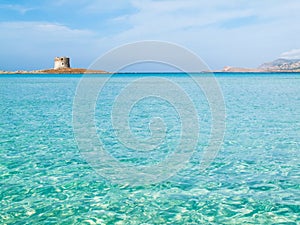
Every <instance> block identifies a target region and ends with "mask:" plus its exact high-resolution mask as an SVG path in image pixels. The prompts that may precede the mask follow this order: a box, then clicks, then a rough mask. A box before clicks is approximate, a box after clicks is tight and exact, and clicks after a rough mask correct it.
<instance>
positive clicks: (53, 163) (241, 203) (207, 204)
mask: <svg viewBox="0 0 300 225" xmlns="http://www.w3.org/2000/svg"><path fill="white" fill-rule="evenodd" d="M147 76H151V75H149V74H148V75H147ZM170 76H171V75H170ZM137 77H139V75H134V76H133V75H132V76H131V75H128V74H127V75H123V77H114V78H112V80H111V82H110V83H109V85H108V86H107V87H106V89H105V90H103V93H102V94H101V95H100V96H99V99H98V103H97V106H96V111H97V114H96V117H95V121H96V124H97V128H98V129H97V132H98V134H99V137H100V138H101V139H103V144H104V146H105V147H106V148H107V151H108V152H110V154H111V155H113V156H114V157H115V158H118V159H119V160H120V161H121V162H123V163H137V164H143V163H144V164H149V163H155V162H157V161H160V160H161V159H164V158H165V157H166V156H167V154H168V146H169V145H162V146H161V147H160V148H159V149H158V151H156V153H157V154H154V153H153V152H151V153H149V154H150V156H151V157H149V154H148V155H146V156H147V157H145V155H142V154H140V153H138V154H136V155H133V153H132V152H130V154H129V156H128V155H126V154H125V153H126V152H127V151H124V150H123V148H122V145H120V144H118V143H117V141H116V138H115V137H114V133H113V130H112V129H111V123H110V122H109V115H110V114H109V110H110V107H111V106H112V100H113V99H114V96H116V95H117V94H118V91H119V90H120V89H122V88H123V87H124V86H126V85H127V84H128V83H130V82H132V81H133V80H134V79H136V78H137ZM171 77H172V76H171ZM99 79H101V78H99ZM170 79H171V78H170ZM172 79H174V81H175V82H178V83H179V84H180V85H181V86H182V87H183V88H184V89H185V91H186V92H187V93H188V94H189V95H190V97H191V98H192V99H194V101H195V104H196V108H197V110H198V111H199V118H200V121H199V123H200V127H201V130H200V134H201V138H200V140H199V143H198V147H197V150H196V151H195V152H194V154H193V157H192V158H191V160H190V162H189V163H188V164H187V165H186V167H185V168H184V169H182V170H181V171H179V172H178V173H177V174H176V175H174V176H173V177H171V178H169V179H167V180H165V181H163V182H160V183H155V184H149V185H141V186H135V187H133V186H130V185H127V184H115V183H111V182H110V181H109V180H108V179H106V178H105V177H101V176H99V175H98V174H97V173H96V172H95V170H94V169H93V168H92V167H91V166H90V165H89V164H88V163H87V162H86V160H85V159H84V158H83V157H82V156H81V155H80V151H79V149H78V147H77V145H76V141H75V139H74V134H73V127H72V104H73V99H74V95H75V92H76V87H77V85H78V83H79V81H80V76H71V77H67V76H60V77H57V76H37V77H33V76H26V77H24V76H13V77H10V76H2V77H0V112H1V117H0V206H1V207H0V209H1V210H0V224H299V223H300V214H299V212H300V206H299V202H300V152H299V151H300V141H299V140H300V75H299V74H278V75H276V74H258V75H252V74H235V75H233V74H227V75H224V74H218V75H217V80H218V82H219V83H220V87H221V89H222V92H223V96H224V100H225V104H226V132H225V136H224V143H223V145H222V148H221V149H220V151H219V153H218V155H217V157H216V158H215V160H214V161H213V162H212V164H211V166H210V167H209V168H208V169H207V170H205V171H200V170H199V159H200V158H201V153H202V151H203V147H204V146H206V145H207V139H208V137H209V131H210V125H211V121H212V120H211V116H210V113H209V107H208V104H207V102H206V101H205V98H204V96H203V95H202V94H201V93H198V92H196V91H195V88H196V87H195V86H193V85H192V84H191V83H190V82H188V81H187V79H186V78H185V77H184V76H181V75H174V77H172ZM149 105H151V107H149ZM132 113H133V116H132V118H131V123H132V127H133V133H135V135H137V136H140V137H141V138H145V137H147V136H148V135H149V130H148V129H147V126H146V125H147V123H148V122H149V118H150V117H151V116H158V115H163V116H164V120H165V121H166V124H167V134H168V136H167V138H168V139H170V140H172V141H174V143H173V145H176V140H177V138H178V136H179V135H180V134H179V133H178V132H179V127H178V121H179V119H180V118H179V117H178V115H177V114H176V110H174V109H172V107H171V106H170V105H168V104H163V103H162V102H160V101H159V100H156V99H152V98H148V99H144V100H143V101H142V102H141V104H139V105H137V106H136V107H134V108H133V109H132Z"/></svg>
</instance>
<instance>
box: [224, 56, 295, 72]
mask: <svg viewBox="0 0 300 225" xmlns="http://www.w3.org/2000/svg"><path fill="white" fill-rule="evenodd" d="M222 72H300V59H276V60H274V61H272V62H268V63H264V64H262V65H260V66H259V67H258V68H238V67H230V66H225V67H224V68H223V70H222Z"/></svg>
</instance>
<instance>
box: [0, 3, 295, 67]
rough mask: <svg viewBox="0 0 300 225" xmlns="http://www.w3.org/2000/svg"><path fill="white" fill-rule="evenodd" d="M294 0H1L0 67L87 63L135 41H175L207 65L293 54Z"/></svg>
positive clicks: (248, 64) (253, 62)
mask: <svg viewBox="0 0 300 225" xmlns="http://www.w3.org/2000/svg"><path fill="white" fill-rule="evenodd" d="M299 12H300V1H299V0H263V1H261V0H251V1H250V0H229V1H225V0H210V1H207V0H126V1H125V0H56V1H53V0H43V1H38V0H15V1H14V0H0V70H9V71H14V70H22V69H24V70H34V69H44V68H52V67H53V59H54V57H55V56H68V57H70V58H71V66H72V67H76V68H87V67H88V66H89V65H90V64H91V63H92V62H93V61H94V60H95V59H97V58H98V57H100V56H101V55H103V54H105V53H106V52H107V51H109V50H111V49H112V48H115V47H118V46H120V45H124V44H127V43H132V42H135V41H144V40H157V41H167V42H171V43H175V44H179V45H181V46H183V47H185V48H187V49H189V50H191V51H192V52H194V53H196V54H197V55H198V56H199V57H200V58H201V59H202V60H203V61H204V62H205V63H206V64H207V65H208V66H209V67H210V68H211V69H222V68H223V67H224V66H238V67H249V68H252V67H257V66H259V65H260V64H262V63H264V62H269V61H272V60H275V59H277V58H293V59H296V58H300V41H299V40H300V13H299Z"/></svg>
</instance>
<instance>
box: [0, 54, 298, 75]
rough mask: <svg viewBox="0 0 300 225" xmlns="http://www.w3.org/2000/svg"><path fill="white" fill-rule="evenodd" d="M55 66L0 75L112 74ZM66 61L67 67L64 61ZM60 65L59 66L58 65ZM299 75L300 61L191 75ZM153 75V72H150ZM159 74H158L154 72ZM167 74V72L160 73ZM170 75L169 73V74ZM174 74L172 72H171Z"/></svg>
mask: <svg viewBox="0 0 300 225" xmlns="http://www.w3.org/2000/svg"><path fill="white" fill-rule="evenodd" d="M55 60H56V62H55V63H56V64H55V66H54V68H52V69H42V70H32V71H26V70H18V71H3V70H0V74H86V73H88V74H110V73H112V72H108V71H104V70H90V69H84V68H71V67H70V66H69V58H67V57H56V58H55ZM66 60H67V65H65V64H64V63H65V61H66ZM58 63H60V64H58ZM210 72H213V73H300V59H276V60H274V61H272V62H268V63H264V64H262V65H261V66H259V67H258V68H242V67H231V66H225V67H224V68H223V69H221V70H211V71H198V72H196V71H195V72H192V73H210ZM133 73H151V72H133ZM152 73H153V72H152ZM156 73H160V72H156ZM161 73H169V72H167V71H166V72H163V71H162V72H161ZM170 73H171V72H170ZM173 73H174V72H173Z"/></svg>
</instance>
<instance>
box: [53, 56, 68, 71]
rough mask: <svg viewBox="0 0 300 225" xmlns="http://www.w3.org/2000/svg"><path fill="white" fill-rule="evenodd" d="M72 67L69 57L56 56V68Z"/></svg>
mask: <svg viewBox="0 0 300 225" xmlns="http://www.w3.org/2000/svg"><path fill="white" fill-rule="evenodd" d="M61 68H70V58H68V57H55V59H54V69H61Z"/></svg>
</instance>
